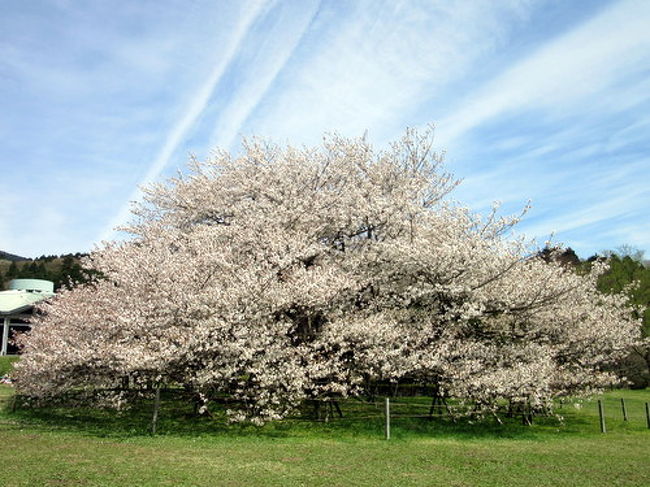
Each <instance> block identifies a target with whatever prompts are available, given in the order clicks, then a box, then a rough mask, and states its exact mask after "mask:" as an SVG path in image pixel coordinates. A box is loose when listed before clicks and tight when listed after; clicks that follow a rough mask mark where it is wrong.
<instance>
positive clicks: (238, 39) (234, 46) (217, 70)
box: [98, 1, 268, 241]
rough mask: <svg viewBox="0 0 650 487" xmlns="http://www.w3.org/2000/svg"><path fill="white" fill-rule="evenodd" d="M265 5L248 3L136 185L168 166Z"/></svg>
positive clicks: (123, 212) (116, 220) (120, 219)
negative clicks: (226, 42) (210, 67)
mask: <svg viewBox="0 0 650 487" xmlns="http://www.w3.org/2000/svg"><path fill="white" fill-rule="evenodd" d="M265 7H268V4H267V3H266V2H264V1H259V2H256V3H254V4H251V8H249V9H246V10H245V11H244V12H243V15H242V16H241V17H240V18H239V19H238V23H237V25H236V28H235V30H234V32H233V33H232V35H231V36H230V38H229V40H228V44H227V45H226V46H224V47H223V49H218V55H217V58H216V60H215V63H214V67H213V69H212V71H211V72H210V74H209V76H208V78H207V79H206V80H205V82H204V83H203V85H202V86H201V87H200V88H199V90H198V91H197V92H196V93H195V94H194V96H193V97H192V99H191V100H190V102H189V104H188V106H187V107H186V110H185V112H184V113H183V115H182V117H181V118H180V119H179V120H177V121H176V122H175V124H174V125H173V127H172V128H171V130H170V132H169V134H168V135H167V137H166V140H165V143H164V144H163V146H162V147H161V149H160V151H159V152H158V154H157V156H156V158H155V159H154V161H153V163H152V164H151V165H150V166H149V169H148V170H147V173H146V174H145V176H144V178H142V180H141V181H140V184H139V186H140V187H142V186H146V185H148V184H150V183H151V182H153V181H155V180H156V179H157V178H158V177H159V176H160V173H161V172H162V171H163V169H164V168H165V167H166V166H167V164H168V163H169V159H170V158H171V156H172V155H173V154H174V152H175V151H176V149H177V148H178V146H179V144H180V143H181V142H182V141H183V140H184V137H185V136H186V135H187V133H188V131H189V130H190V129H191V128H192V126H193V125H194V123H195V122H196V120H197V118H198V117H199V116H200V115H201V113H202V112H203V110H204V109H205V107H206V105H207V104H208V102H209V100H210V97H211V96H212V93H213V91H214V89H215V87H216V86H217V84H218V83H219V81H220V80H221V77H222V76H223V74H224V72H225V71H226V69H227V67H228V66H229V64H230V63H231V62H232V60H233V59H234V58H235V56H236V55H237V53H238V51H239V49H240V47H241V44H242V43H243V42H244V40H245V38H246V36H247V35H248V32H249V30H250V28H251V26H252V25H253V23H254V22H255V20H256V19H257V18H258V17H259V16H260V14H261V13H262V12H263V11H264V9H265ZM140 195H141V191H140V189H139V188H138V189H136V190H134V191H133V192H132V193H131V196H130V198H129V201H127V202H126V203H125V204H124V205H122V207H121V209H120V211H119V212H118V214H117V215H116V216H115V217H113V219H112V220H111V222H110V223H109V225H108V226H107V227H106V228H105V229H104V230H103V232H102V234H101V236H100V237H99V239H98V240H100V241H101V240H108V239H110V238H112V237H113V236H114V235H115V231H114V229H115V227H117V226H118V225H121V224H124V223H125V222H126V221H127V219H128V215H129V213H130V208H131V202H132V201H135V200H137V199H138V198H139V197H140Z"/></svg>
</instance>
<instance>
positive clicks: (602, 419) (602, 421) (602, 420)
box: [598, 399, 607, 433]
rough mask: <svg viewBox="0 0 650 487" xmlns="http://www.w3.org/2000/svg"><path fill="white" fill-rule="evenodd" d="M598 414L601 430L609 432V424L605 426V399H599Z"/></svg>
mask: <svg viewBox="0 0 650 487" xmlns="http://www.w3.org/2000/svg"><path fill="white" fill-rule="evenodd" d="M598 415H599V416H600V432H601V433H607V426H605V410H604V409H603V401H602V400H601V399H598Z"/></svg>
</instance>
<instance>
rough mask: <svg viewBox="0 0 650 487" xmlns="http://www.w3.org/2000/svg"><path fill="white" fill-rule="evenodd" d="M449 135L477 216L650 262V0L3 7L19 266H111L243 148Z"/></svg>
mask: <svg viewBox="0 0 650 487" xmlns="http://www.w3.org/2000/svg"><path fill="white" fill-rule="evenodd" d="M429 123H434V124H435V125H436V134H437V147H438V149H440V150H445V151H446V153H447V162H448V166H449V169H450V170H451V171H452V172H453V173H454V174H455V175H456V176H458V177H460V178H462V179H463V183H462V185H461V186H460V187H459V188H458V190H457V191H456V194H455V198H456V199H458V200H460V201H462V202H463V203H465V204H467V205H468V206H470V207H471V208H473V209H475V210H477V211H485V210H486V209H488V208H489V207H490V206H491V204H492V202H493V201H501V202H502V205H503V206H502V208H503V210H504V212H506V213H511V212H516V211H517V210H518V209H520V208H521V207H522V206H523V205H525V204H526V202H527V201H528V200H529V199H530V200H532V209H531V211H530V212H529V214H528V216H527V218H526V219H525V220H524V222H523V223H522V224H521V226H520V231H522V232H524V233H525V234H526V235H529V236H530V237H537V238H539V239H540V241H542V242H543V241H545V240H546V239H547V238H548V236H549V235H550V234H551V233H553V232H554V233H555V237H554V240H555V241H558V242H562V243H564V244H566V245H569V246H571V247H573V248H574V249H576V251H577V252H578V253H579V255H581V256H583V257H587V256H589V255H591V254H592V253H594V252H596V251H599V250H603V249H608V248H614V247H616V246H618V245H621V244H630V245H633V246H636V247H638V248H640V249H644V250H649V251H650V214H649V212H648V209H649V208H650V191H649V190H648V182H649V181H650V137H649V135H650V2H648V1H647V0H621V1H605V0H603V1H600V0H591V1H572V2H565V1H561V0H556V1H542V0H539V1H537V0H521V1H516V0H503V1H494V0H490V1H488V0H485V1H482V0H459V1H450V0H444V1H443V0H438V1H433V0H430V1H425V0H421V1H420V0H412V1H403V2H399V1H395V0H391V1H368V2H364V1H353V2H348V1H336V0H329V1H326V0H322V1H316V0H314V1H311V0H285V1H280V0H278V1H272V0H268V1H264V0H259V1H247V2H244V1H241V2H240V1H234V0H233V1H218V2H215V1H200V0H194V1H193V0H182V1H173V0H164V1H160V0H156V1H153V0H151V1H148V0H140V1H134V2H130V1H119V0H112V1H95V2H79V1H74V0H69V1H66V0H50V1H44V0H30V1H24V2H16V1H11V0H0V165H1V168H2V181H3V185H2V191H1V192H0V249H1V250H5V251H9V252H12V253H17V254H20V255H25V256H31V257H36V256H38V255H41V254H52V253H64V252H77V251H82V252H83V251H88V250H91V249H92V248H93V246H94V244H95V243H97V242H99V241H101V240H105V239H112V238H115V237H116V234H115V233H114V232H113V230H112V229H113V228H114V227H115V226H116V225H119V224H120V223H123V222H124V221H125V220H126V219H127V218H128V208H129V201H132V200H136V199H138V198H139V193H138V187H139V186H140V185H143V184H147V183H150V182H152V181H159V180H161V179H163V178H166V177H168V176H170V175H173V174H174V173H175V172H176V171H177V170H179V169H180V170H183V168H184V167H185V163H186V161H187V159H188V154H190V153H193V154H196V155H197V156H198V157H199V158H204V157H206V156H207V155H209V153H210V150H211V149H212V148H214V147H216V146H218V147H221V148H226V149H229V150H237V146H238V143H239V142H238V141H239V137H240V136H242V135H250V134H257V135H262V136H266V137H270V138H272V139H274V140H276V141H278V142H281V143H284V142H291V143H295V144H302V143H307V144H312V143H318V142H319V140H320V138H321V136H322V134H323V132H327V131H338V132H340V133H342V134H344V135H349V136H359V135H362V134H363V133H364V132H365V131H366V130H368V134H369V138H370V140H372V141H373V142H374V143H376V144H377V145H379V146H382V145H384V144H386V143H387V142H388V141H390V140H392V139H394V138H396V137H398V136H399V135H400V134H401V133H402V132H403V130H404V128H405V127H407V126H425V125H426V124H429Z"/></svg>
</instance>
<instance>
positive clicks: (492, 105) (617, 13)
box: [438, 0, 650, 145]
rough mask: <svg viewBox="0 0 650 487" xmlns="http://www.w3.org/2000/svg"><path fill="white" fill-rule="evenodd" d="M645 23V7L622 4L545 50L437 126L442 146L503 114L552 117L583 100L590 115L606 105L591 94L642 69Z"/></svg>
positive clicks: (649, 39)
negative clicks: (540, 111)
mask: <svg viewBox="0 0 650 487" xmlns="http://www.w3.org/2000/svg"><path fill="white" fill-rule="evenodd" d="M648 19H650V3H649V2H645V1H643V0H641V1H638V0H628V1H622V2H618V3H616V4H615V5H613V6H612V7H611V8H608V9H606V10H604V11H603V12H601V13H599V14H598V15H597V16H596V17H595V18H593V19H591V20H589V21H587V22H586V23H584V24H583V25H580V26H579V27H577V28H576V29H574V30H572V31H571V32H569V33H567V34H564V35H562V36H560V37H559V38H557V39H555V40H554V41H552V42H550V43H548V44H547V45H544V46H543V47H541V48H540V49H539V50H538V51H537V52H536V53H534V54H533V55H531V56H530V57H528V58H527V59H525V60H524V61H522V62H520V63H519V64H517V65H516V66H514V67H512V68H510V69H508V70H507V71H506V72H505V73H503V74H502V75H499V76H498V77H497V78H496V79H493V80H492V81H490V82H489V83H488V84H487V85H486V86H484V87H483V88H481V89H479V90H477V91H476V92H475V93H473V94H472V96H471V99H470V101H468V102H465V103H464V104H463V105H462V106H461V107H460V108H457V109H455V110H454V112H453V114H452V115H450V116H449V117H448V118H446V119H444V120H443V121H441V122H440V124H439V128H440V130H439V132H438V133H439V135H440V140H441V142H442V143H443V144H445V145H450V144H451V143H452V142H453V141H454V139H458V138H460V137H461V136H462V135H463V134H464V133H465V132H466V131H468V130H470V129H472V128H473V127H475V126H477V125H479V124H481V123H484V122H486V121H488V120H490V119H492V118H494V117H496V116H498V115H501V114H503V113H504V112H507V111H521V110H524V109H531V108H535V107H543V108H544V109H545V110H546V111H548V112H551V113H553V114H555V115H556V116H557V115H561V114H562V112H563V111H565V110H567V109H568V108H569V106H571V105H575V104H580V103H583V102H584V100H585V99H586V98H588V99H589V101H588V103H591V104H592V106H591V107H590V108H589V109H591V110H593V109H594V108H595V104H598V103H599V102H600V103H607V99H606V98H605V99H603V100H595V99H594V97H593V95H594V94H596V93H599V92H602V91H604V90H606V89H607V88H608V87H611V85H612V84H614V83H616V82H618V81H620V80H621V79H624V78H625V77H626V76H627V75H632V74H635V73H638V72H639V68H640V66H647V61H648V57H649V55H648V53H650V30H649V29H648ZM645 84H646V85H647V82H646V83H645ZM638 94H639V93H637V95H638ZM642 96H643V95H642ZM647 97H648V92H647V91H646V92H645V96H644V98H646V99H647ZM617 98H620V97H617ZM637 98H638V97H637ZM589 109H588V110H589Z"/></svg>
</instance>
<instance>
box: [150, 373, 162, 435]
mask: <svg viewBox="0 0 650 487" xmlns="http://www.w3.org/2000/svg"><path fill="white" fill-rule="evenodd" d="M159 410H160V385H158V386H157V387H156V395H155V397H154V402H153V418H152V419H151V434H152V435H155V434H156V427H157V426H158V411H159Z"/></svg>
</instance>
